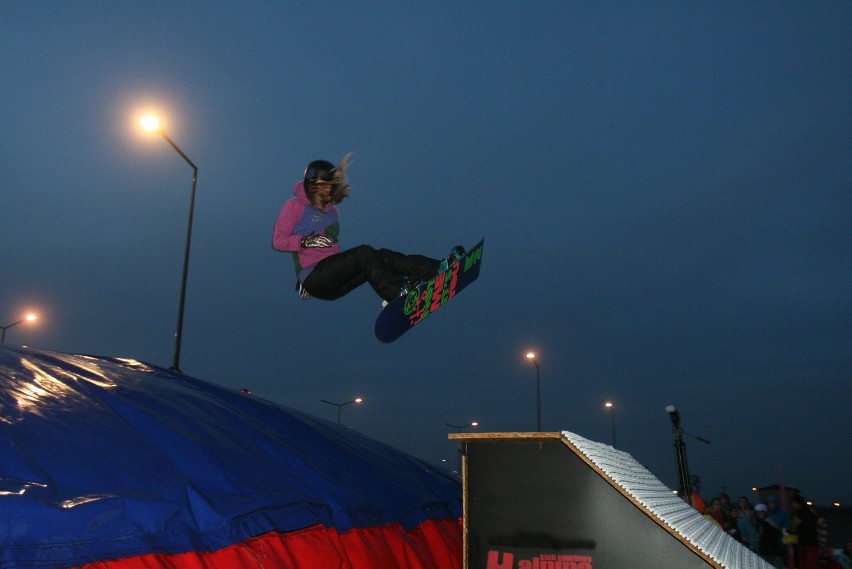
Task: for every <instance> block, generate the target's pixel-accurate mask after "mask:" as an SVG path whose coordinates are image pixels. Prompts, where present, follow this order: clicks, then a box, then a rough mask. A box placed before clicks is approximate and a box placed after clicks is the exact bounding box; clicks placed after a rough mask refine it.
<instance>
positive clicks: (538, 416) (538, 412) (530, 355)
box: [527, 352, 541, 433]
mask: <svg viewBox="0 0 852 569" xmlns="http://www.w3.org/2000/svg"><path fill="white" fill-rule="evenodd" d="M527 359H528V360H530V361H531V362H532V363H533V365H535V416H536V430H537V431H538V432H539V433H540V432H541V368H540V367H539V365H538V360H537V359H535V352H528V353H527Z"/></svg>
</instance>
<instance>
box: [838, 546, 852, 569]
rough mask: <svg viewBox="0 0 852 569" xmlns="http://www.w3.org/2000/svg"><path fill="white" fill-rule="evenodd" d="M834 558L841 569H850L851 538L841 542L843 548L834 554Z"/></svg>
mask: <svg viewBox="0 0 852 569" xmlns="http://www.w3.org/2000/svg"><path fill="white" fill-rule="evenodd" d="M835 559H836V560H837V562H838V563H840V566H841V567H843V569H852V539H850V540H847V541H846V543H844V544H843V549H841V550H840V553H839V554H838V555H837V556H835Z"/></svg>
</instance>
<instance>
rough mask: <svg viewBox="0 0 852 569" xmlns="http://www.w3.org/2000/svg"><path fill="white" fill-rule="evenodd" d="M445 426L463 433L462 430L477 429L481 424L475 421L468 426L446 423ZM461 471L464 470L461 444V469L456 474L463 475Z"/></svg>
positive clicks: (460, 445) (460, 444) (460, 446)
mask: <svg viewBox="0 0 852 569" xmlns="http://www.w3.org/2000/svg"><path fill="white" fill-rule="evenodd" d="M444 424H445V425H446V426H448V427H452V428H453V429H455V430H456V431H457V432H459V433H460V432H462V429H466V428H468V427H476V426H478V425H479V423H477V422H476V421H473V422H472V423H468V424H467V425H453V424H452V423H444ZM461 469H462V443H459V468H458V470H457V471H456V472H458V473H459V474H461Z"/></svg>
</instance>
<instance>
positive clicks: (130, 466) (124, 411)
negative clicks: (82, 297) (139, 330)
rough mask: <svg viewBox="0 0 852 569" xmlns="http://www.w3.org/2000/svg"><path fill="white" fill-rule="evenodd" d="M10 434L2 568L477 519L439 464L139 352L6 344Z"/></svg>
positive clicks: (1, 506)
mask: <svg viewBox="0 0 852 569" xmlns="http://www.w3.org/2000/svg"><path fill="white" fill-rule="evenodd" d="M0 429H2V439H0V567H3V568H11V567H22V566H45V567H53V566H56V565H58V564H62V565H74V564H84V563H88V562H92V561H97V560H103V559H117V558H122V557H128V556H133V555H142V554H145V553H152V552H157V553H180V552H185V551H215V550H217V549H220V548H222V547H226V546H229V545H233V544H235V543H238V542H241V541H243V540H245V539H248V538H250V537H253V536H257V535H260V534H263V533H265V532H268V531H284V532H287V531H294V530H297V529H301V528H305V527H309V526H312V525H315V524H323V525H325V526H327V527H334V528H336V529H337V530H338V531H340V532H344V531H347V530H348V529H351V528H363V527H370V526H378V525H384V524H390V523H400V524H402V525H403V526H404V527H405V528H406V529H408V528H412V527H416V526H418V525H420V524H421V523H423V522H424V521H426V520H430V519H446V518H460V517H461V516H462V497H461V493H462V490H461V484H460V483H459V482H458V481H457V480H456V479H454V478H452V477H451V476H449V475H448V474H445V473H442V472H440V471H439V470H438V469H437V468H435V467H432V466H431V465H428V464H427V463H425V462H422V461H420V460H417V459H415V458H413V457H411V456H409V455H406V454H404V453H402V452H400V451H397V450H395V449H393V448H391V447H388V446H387V445H385V444H382V443H379V442H377V441H375V440H372V439H369V438H367V437H365V436H363V435H361V434H359V433H357V432H355V431H353V430H350V429H346V428H343V427H340V426H339V425H337V424H334V423H331V422H328V421H324V420H322V419H318V418H316V417H313V416H311V415H307V414H305V413H302V412H299V411H296V410H293V409H289V408H286V407H283V406H280V405H276V404H273V403H270V402H267V401H263V400H259V399H257V398H254V397H251V396H246V395H243V394H241V393H239V392H237V391H231V390H228V389H225V388H222V387H219V386H216V385H213V384H210V383H207V382H204V381H200V380H198V379H194V378H192V377H188V376H186V375H182V374H177V373H173V372H170V371H168V370H165V369H162V368H159V367H155V366H152V365H148V364H144V363H141V362H138V361H134V360H126V359H116V358H105V357H92V356H84V355H69V354H62V353H56V352H49V351H43V350H36V349H29V348H16V347H7V346H0Z"/></svg>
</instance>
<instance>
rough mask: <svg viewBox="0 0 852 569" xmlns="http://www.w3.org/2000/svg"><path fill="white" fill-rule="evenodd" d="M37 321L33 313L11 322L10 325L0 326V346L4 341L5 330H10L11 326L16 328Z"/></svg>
mask: <svg viewBox="0 0 852 569" xmlns="http://www.w3.org/2000/svg"><path fill="white" fill-rule="evenodd" d="M37 319H38V316H36V315H35V314H33V313H29V314H27V315H26V316H24V317H23V318H21V319H20V320H17V321H15V322H12V323H11V324H7V325H6V326H0V329H2V330H3V331H2V332H0V344H2V343H3V342H5V341H6V330H8V329H9V328H11V327H12V326H17V325H18V324H22V323H24V322H34V321H35V320H37Z"/></svg>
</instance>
